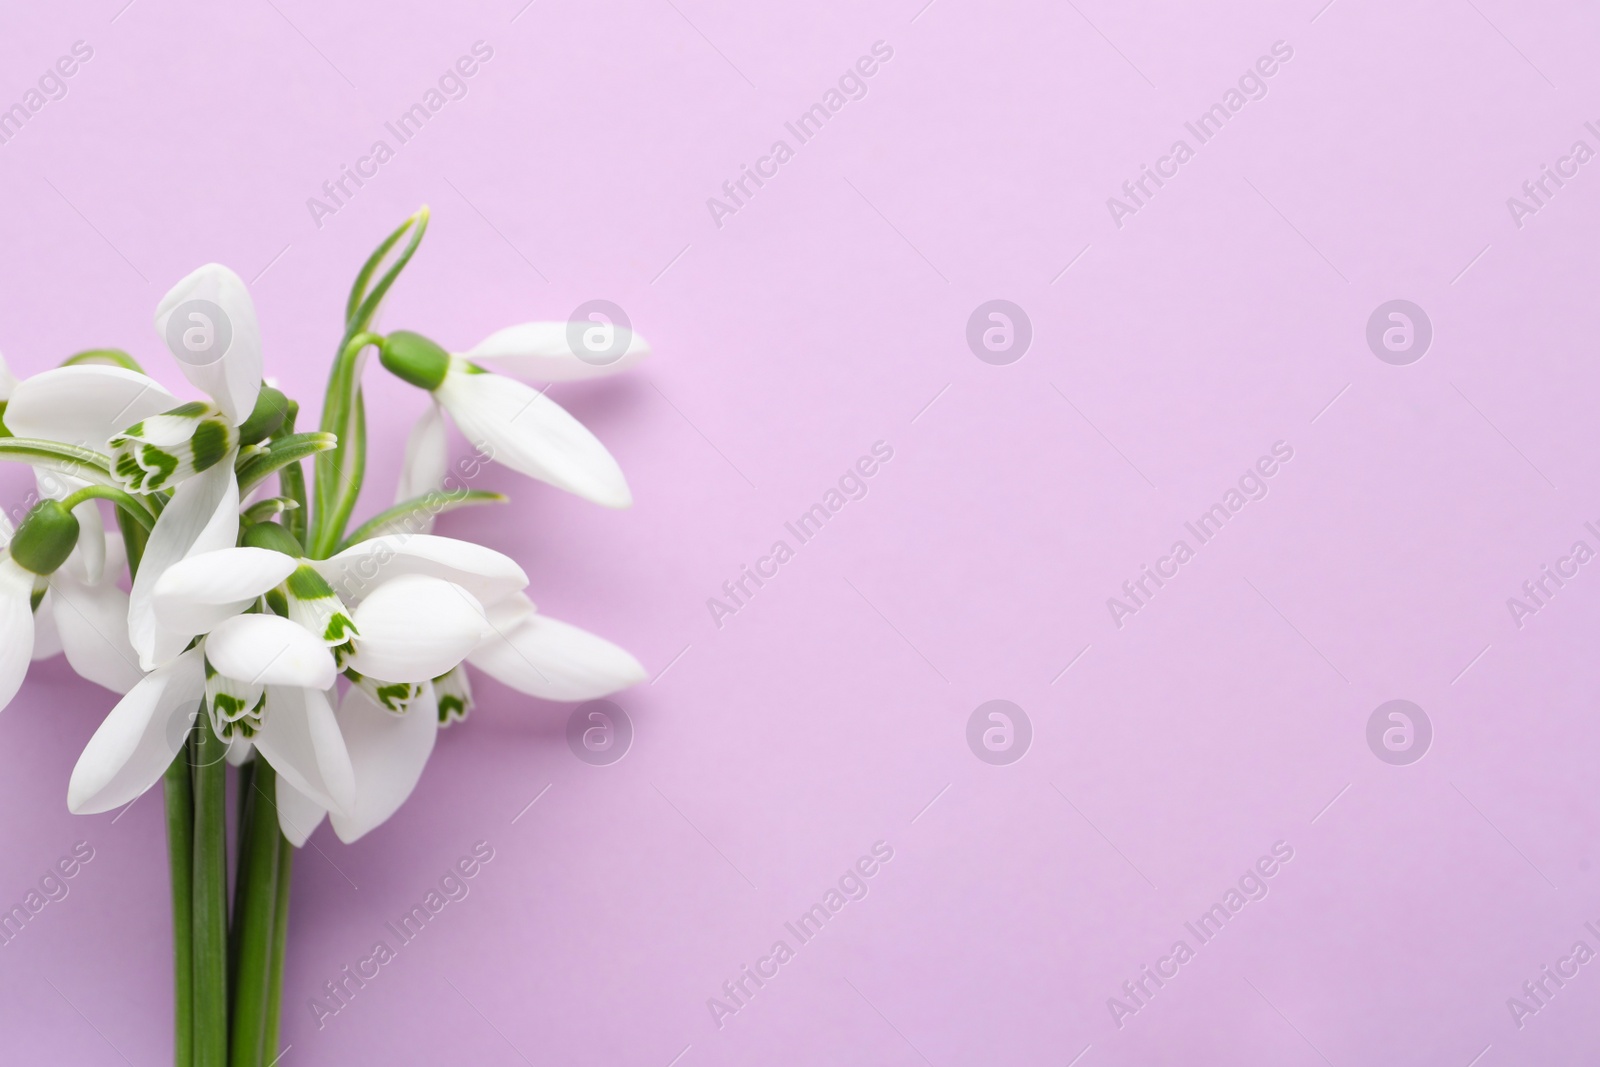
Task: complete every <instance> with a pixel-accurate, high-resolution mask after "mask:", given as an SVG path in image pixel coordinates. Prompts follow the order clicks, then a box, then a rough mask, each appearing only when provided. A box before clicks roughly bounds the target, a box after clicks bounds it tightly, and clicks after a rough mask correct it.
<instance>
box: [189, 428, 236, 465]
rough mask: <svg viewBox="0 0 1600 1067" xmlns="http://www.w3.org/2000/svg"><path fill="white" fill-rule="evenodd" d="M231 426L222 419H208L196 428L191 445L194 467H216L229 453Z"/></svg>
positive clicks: (190, 441) (190, 440)
mask: <svg viewBox="0 0 1600 1067" xmlns="http://www.w3.org/2000/svg"><path fill="white" fill-rule="evenodd" d="M231 430H232V427H230V426H229V425H228V424H227V423H225V422H223V421H222V420H221V419H206V420H205V421H203V422H201V423H200V424H199V425H198V426H196V427H195V428H194V436H193V437H191V438H190V439H189V447H190V448H191V449H192V450H193V452H194V469H195V471H196V472H197V473H198V472H199V471H203V470H207V469H208V468H211V467H215V466H216V465H217V464H218V463H220V462H221V461H222V457H224V456H226V455H227V454H228V446H229V444H230V443H231V442H230V441H229V437H230V431H231Z"/></svg>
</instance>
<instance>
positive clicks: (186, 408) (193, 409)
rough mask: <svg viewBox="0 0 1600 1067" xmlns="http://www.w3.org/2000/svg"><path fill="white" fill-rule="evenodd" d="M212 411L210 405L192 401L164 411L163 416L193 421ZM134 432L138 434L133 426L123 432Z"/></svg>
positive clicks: (200, 401)
mask: <svg viewBox="0 0 1600 1067" xmlns="http://www.w3.org/2000/svg"><path fill="white" fill-rule="evenodd" d="M211 410H212V408H211V405H210V404H207V403H205V402H204V401H202V400H191V401H189V402H188V403H187V404H179V405H178V406H177V407H175V408H173V409H172V410H171V411H163V412H162V414H163V415H170V416H172V417H173V418H177V419H193V418H198V417H199V416H201V415H206V414H209V413H210V412H211ZM141 425H142V424H141ZM134 432H136V431H135V429H134V427H131V426H130V427H129V428H128V429H126V430H124V431H123V433H134Z"/></svg>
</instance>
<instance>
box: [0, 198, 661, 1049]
mask: <svg viewBox="0 0 1600 1067" xmlns="http://www.w3.org/2000/svg"><path fill="white" fill-rule="evenodd" d="M427 226H428V213H427V209H426V208H424V209H423V210H422V211H420V212H418V213H417V214H416V215H414V216H412V217H411V218H409V219H407V220H406V221H405V223H404V224H403V225H402V226H401V227H400V228H399V229H397V230H396V231H395V232H394V233H393V234H391V235H390V236H389V237H388V238H387V239H386V240H385V241H384V242H383V243H382V244H380V245H379V246H378V248H377V250H376V251H374V252H373V254H372V256H371V257H370V258H369V259H368V260H367V262H366V263H365V264H364V265H363V266H362V268H361V270H360V272H359V273H358V274H357V275H356V279H355V283H354V285H353V286H352V287H351V291H350V298H349V301H348V303H347V305H346V309H345V323H344V336H343V338H342V339H341V340H340V342H339V346H338V349H337V352H336V354H335V356H334V360H333V369H332V372H331V374H330V376H329V380H328V389H327V394H326V396H325V398H324V401H323V408H322V421H321V426H320V428H319V429H317V430H312V431H302V430H299V429H297V427H296V422H297V419H298V415H299V410H300V409H299V405H298V404H297V403H296V402H295V401H294V400H292V399H290V398H289V397H286V396H285V395H284V394H283V393H281V392H280V391H278V390H277V389H275V388H273V387H272V386H270V385H268V384H265V383H264V382H263V381H262V351H261V347H262V346H261V337H260V333H259V331H258V328H257V324H256V315H255V308H254V305H253V304H252V303H251V300H250V295H249V293H248V292H247V291H246V288H245V285H244V283H243V282H242V281H241V280H240V279H239V277H238V275H236V274H234V273H233V272H232V271H230V270H228V269H227V268H226V267H222V266H218V265H216V264H210V265H208V266H204V267H201V268H200V269H199V270H197V271H195V272H194V273H193V274H191V275H189V276H188V277H187V278H184V279H183V280H182V281H180V282H179V283H178V284H177V285H176V286H174V287H173V289H172V291H171V292H169V293H168V294H167V295H166V297H165V298H164V299H163V300H162V301H161V303H160V305H159V306H158V307H157V308H156V317H155V325H156V330H157V332H158V333H159V334H160V335H161V337H162V338H163V339H164V340H165V342H166V344H167V347H168V348H169V349H170V350H171V353H172V355H173V357H174V358H175V359H176V360H177V362H178V365H179V369H180V370H181V371H182V372H183V374H184V376H185V377H186V378H188V380H189V381H190V383H191V384H193V385H194V386H195V387H196V388H198V389H199V390H201V391H202V392H204V393H205V394H206V395H207V396H208V397H209V398H210V399H209V400H208V401H194V402H189V403H183V402H180V401H179V400H178V398H177V397H175V396H173V395H172V394H171V393H169V392H168V391H167V390H166V389H164V388H163V387H162V386H161V385H160V384H158V383H157V382H156V381H155V379H153V378H151V377H148V376H146V374H145V373H144V371H143V369H142V368H141V367H140V366H139V364H138V363H137V362H135V361H134V359H133V358H132V357H131V356H129V355H128V354H127V353H125V352H123V351H121V350H117V349H97V350H94V351H91V352H85V353H81V354H79V355H77V356H74V357H72V358H71V359H69V360H67V361H66V364H65V365H63V366H61V367H59V368H57V369H54V370H48V371H45V372H43V373H41V374H37V375H35V376H33V377H30V378H25V379H23V380H21V381H18V380H16V379H14V378H13V377H12V376H11V375H10V373H9V372H8V371H6V369H5V367H4V365H3V363H0V459H7V460H15V461H19V462H22V463H27V464H29V465H30V466H32V467H33V469H34V471H35V474H36V476H37V480H38V485H39V496H38V500H37V503H35V504H34V505H33V506H32V507H31V509H29V510H28V511H27V513H26V516H25V517H24V518H22V520H21V521H20V522H19V523H18V524H17V525H16V527H15V529H13V528H12V525H11V523H10V522H9V521H8V520H6V519H5V517H4V516H0V546H3V548H0V707H4V706H5V705H6V704H8V703H9V702H10V701H11V699H12V698H13V697H14V696H15V695H16V693H17V690H18V688H19V686H20V685H21V684H22V680H23V675H24V674H25V673H26V670H27V666H28V663H29V661H30V660H32V659H38V658H42V657H44V656H48V655H53V654H55V653H57V652H60V653H64V654H65V656H66V658H67V661H68V662H69V663H70V664H71V665H72V667H73V668H74V669H75V670H76V671H77V672H78V673H79V674H81V675H82V676H83V677H85V678H87V679H89V680H90V681H93V682H95V683H97V684H99V685H101V686H104V687H106V688H108V689H110V690H112V691H113V692H116V693H120V694H123V695H122V699H121V700H120V701H119V702H118V703H117V704H116V705H115V707H113V708H112V709H111V711H110V714H108V715H107V716H106V718H105V721H104V722H103V723H102V724H101V726H100V728H99V729H98V730H97V731H96V732H95V734H94V736H93V737H92V738H91V739H90V741H89V744H88V747H87V748H85V749H84V752H83V755H82V757H81V758H80V759H79V760H78V764H77V766H76V768H74V770H73V772H72V778H71V781H70V783H69V785H68V787H67V805H68V807H69V808H70V809H71V810H72V811H74V812H76V813H80V814H89V813H94V812H102V811H107V810H110V809H112V808H115V807H118V806H120V805H124V804H128V803H131V802H132V801H133V800H134V799H135V798H136V797H138V796H139V795H140V794H142V793H143V792H144V791H145V790H147V789H149V788H150V787H151V786H153V785H155V784H156V783H157V782H158V781H159V782H161V783H163V787H164V791H165V796H166V812H167V815H166V823H167V836H168V842H169V862H170V867H171V878H172V914H173V947H174V961H175V967H174V970H175V991H176V1036H175V1049H176V1051H175V1062H176V1063H177V1064H178V1065H179V1067H191V1065H192V1067H222V1065H225V1064H226V1065H233V1067H246V1065H251V1067H254V1065H262V1067H264V1065H266V1064H269V1063H271V1062H273V1061H274V1060H275V1058H276V1056H277V1052H276V1047H277V1029H278V1008H279V1002H280V990H281V985H282V976H283V959H284V951H285V945H286V940H287V932H288V905H289V884H290V865H291V862H292V860H293V857H294V850H295V848H297V847H299V846H301V845H303V844H304V843H305V841H306V838H307V837H308V836H309V835H310V834H311V832H312V831H313V830H314V829H315V828H316V827H317V826H318V824H320V823H321V821H322V819H323V818H324V817H325V816H326V817H327V818H328V819H329V820H330V821H331V822H332V825H333V829H334V832H335V833H336V834H338V836H339V837H340V838H341V839H342V840H344V841H346V842H349V841H353V840H355V839H356V838H358V837H360V836H362V835H363V834H365V833H367V832H368V831H369V830H371V829H373V828H374V827H376V826H378V825H379V824H380V823H382V822H383V821H384V820H386V819H387V818H389V816H390V815H392V814H393V813H394V812H395V810H396V809H397V808H398V807H399V806H400V804H401V803H402V802H403V801H404V800H405V799H406V797H407V796H408V795H409V794H410V793H411V791H412V789H413V788H414V787H415V786H416V784H417V780H418V778H419V777H420V775H421V773H422V768H423V765H424V764H425V763H426V762H427V759H428V756H429V754H430V753H431V752H432V750H433V744H434V738H435V735H436V733H437V731H438V730H440V729H442V728H444V727H446V726H449V725H450V724H452V723H454V722H458V721H460V720H461V719H463V718H464V717H465V716H466V715H467V713H468V711H470V710H471V707H472V687H471V683H470V675H469V673H468V669H467V668H468V665H469V664H470V665H471V666H472V667H475V668H477V669H478V670H481V671H484V672H486V673H487V674H489V675H490V676H491V677H494V678H496V679H499V680H500V681H501V682H503V683H505V684H507V685H509V686H512V687H513V688H515V689H518V690H520V691H522V692H524V693H529V694H531V695H533V696H537V697H543V698H545V699H549V700H561V701H576V700H587V699H591V698H594V697H598V696H602V695H604V694H606V693H610V692H614V691H616V690H618V689H621V688H623V687H626V686H629V685H632V684H634V683H635V682H638V681H639V680H641V679H642V678H643V676H644V672H643V670H642V668H641V667H640V666H639V663H638V662H637V661H636V660H635V659H634V658H633V657H632V656H630V655H629V654H628V653H626V652H624V651H623V650H622V649H620V648H618V647H616V646H615V645H613V644H611V643H609V642H607V641H605V640H602V639H601V638H598V637H595V636H593V635H591V634H589V633H586V632H584V631H583V630H580V629H578V628H576V627H574V626H570V625H568V624H566V623H563V622H559V621H557V620H555V619H551V618H548V617H546V616H543V615H540V614H538V613H537V612H536V611H535V609H534V606H533V604H532V602H531V601H529V599H528V597H527V596H526V595H525V593H524V589H525V587H526V586H527V584H528V578H527V575H525V574H524V573H523V571H522V568H521V567H519V566H518V565H517V563H516V562H515V561H514V560H512V559H511V558H509V557H507V556H505V555H502V554H501V553H499V552H496V551H493V550H491V549H488V548H484V547H482V546H480V545H476V544H473V543H471V542H469V541H459V540H455V539H453V538H448V537H440V536H437V535H434V534H432V533H431V532H430V530H431V528H432V523H433V519H434V518H435V516H437V515H439V514H440V513H441V512H444V511H446V510H450V509H453V508H459V507H463V506H467V505H473V504H483V503H489V502H494V501H499V500H502V499H504V498H503V497H500V496H499V495H498V494H494V493H488V492H483V491H480V490H474V489H468V488H466V486H465V484H464V482H462V481H461V480H459V479H457V480H455V483H454V484H450V483H449V482H448V481H447V478H446V475H447V467H448V460H447V441H446V436H445V420H446V417H448V418H449V419H450V420H452V421H454V422H455V424H456V426H457V427H458V428H459V429H460V430H461V431H462V433H463V434H464V435H465V436H466V438H467V439H468V441H469V443H471V444H472V445H473V446H474V448H475V450H476V452H475V456H474V458H473V460H472V461H471V462H472V464H474V465H476V464H480V463H484V462H497V463H502V464H504V465H506V466H508V467H510V468H511V469H513V470H516V471H520V472H521V473H523V474H526V475H528V476H529V477H532V478H537V479H539V480H540V481H543V482H547V483H549V484H551V485H554V486H556V487H558V488H561V489H565V490H567V491H569V492H572V493H576V494H577V495H579V496H581V497H583V498H585V499H587V500H591V501H594V502H595V503H597V504H601V505H603V506H605V507H613V508H621V507H627V506H628V505H629V503H630V502H631V499H632V498H631V495H630V493H629V491H628V485H627V482H626V481H625V480H624V478H623V476H622V471H621V470H620V469H619V468H618V466H617V463H616V461H615V460H614V459H613V458H612V457H611V455H610V453H609V452H607V451H606V449H605V447H604V446H603V445H602V444H601V443H600V442H599V441H598V440H597V439H596V438H595V437H594V435H593V434H591V433H590V432H589V431H588V430H587V429H585V428H584V427H583V426H582V425H581V424H580V423H579V422H578V421H577V420H576V419H574V418H573V417H572V416H571V415H570V414H568V413H567V412H566V411H565V410H563V409H562V408H561V407H559V406H558V405H557V404H556V403H555V402H554V401H552V400H550V399H549V398H548V397H546V396H545V395H544V394H543V393H542V392H540V391H538V390H536V389H534V388H532V387H530V386H529V385H527V384H525V383H524V381H521V380H519V379H532V380H536V381H542V382H553V381H566V380H573V379H578V378H588V377H594V376H597V375H601V374H609V373H613V372H615V371H618V370H622V369H624V368H626V367H628V366H631V365H632V364H634V363H636V362H638V361H639V360H640V359H642V358H643V357H644V356H645V355H646V354H648V352H649V348H648V346H646V345H645V343H644V341H643V339H642V338H640V337H638V336H637V335H635V334H633V333H632V331H631V330H629V329H627V328H626V326H618V325H614V324H609V323H608V324H605V326H604V327H603V328H601V329H596V328H595V327H594V324H592V323H571V324H569V323H560V322H536V323H527V324H524V325H520V326H513V327H510V328H508V329H505V330H501V331H499V332H498V333H495V334H493V335H492V336H490V337H489V338H487V339H486V340H484V341H483V342H482V343H481V344H479V345H478V346H477V347H475V348H473V349H471V350H470V351H468V352H466V353H465V354H462V355H455V354H452V353H451V352H450V351H448V350H446V349H445V348H442V347H440V346H439V345H438V344H436V343H435V342H433V341H432V340H429V339H428V338H426V337H423V336H421V335H420V334H416V333H411V332H407V331H395V332H392V333H389V334H379V333H376V332H373V329H374V328H373V322H374V318H375V316H376V315H377V312H378V309H379V306H380V304H381V303H382V302H383V299H384V297H385V295H386V294H387V293H388V292H389V289H390V287H391V286H392V285H393V284H394V282H395V279H396V278H397V277H398V276H399V274H400V272H401V271H402V270H404V269H405V266H406V264H407V263H408V262H409V261H410V259H411V257H412V255H413V254H414V253H415V252H416V250H417V246H418V244H419V243H420V242H421V240H422V236H423V234H424V232H425V231H426V230H427ZM402 242H403V243H402ZM369 349H375V350H376V351H377V353H378V359H379V362H380V363H381V364H382V366H383V367H384V368H385V369H387V370H388V371H389V372H391V373H393V374H395V375H397V376H398V377H400V378H401V379H403V380H404V381H406V382H409V383H410V384H412V385H414V386H416V387H418V388H420V389H422V390H425V391H426V392H427V393H428V394H429V403H428V405H427V409H426V411H425V413H424V414H423V416H422V418H421V419H420V420H419V421H418V423H417V424H416V427H415V428H414V429H413V431H412V433H411V436H410V439H409V441H408V443H407V447H406V456H405V466H404V472H403V474H402V476H401V484H400V486H399V490H398V493H397V495H396V503H395V504H394V506H393V507H390V508H388V509H387V510H385V511H382V512H381V513H379V514H377V515H376V516H374V517H373V518H371V519H369V520H368V521H366V522H364V523H362V524H361V525H359V526H357V527H355V528H354V529H350V528H349V527H350V522H351V517H352V514H353V512H354V510H355V507H356V500H357V497H358V496H359V494H360V492H361V486H362V476H363V472H364V468H365V459H366V416H365V411H364V408H363V404H362V398H361V375H362V370H363V368H364V366H365V364H366V358H367V355H368V350H369ZM501 372H504V374H502V373H501ZM507 375H509V376H507ZM308 462H309V464H310V465H311V471H312V475H311V479H310V481H309V487H308V482H307V478H306V475H305V470H304V465H305V464H306V463H308ZM474 469H475V467H474ZM469 474H470V472H469ZM102 508H106V509H107V510H106V511H102ZM108 513H109V514H110V515H113V516H114V517H115V523H116V527H117V534H118V535H114V534H111V533H109V532H108V528H107V525H106V516H107V514H108ZM124 566H126V568H127V572H128V575H129V583H128V586H129V588H128V590H127V591H125V590H124V588H123V585H122V584H121V574H122V570H123V567H124ZM341 678H342V679H343V680H344V681H343V682H342V683H341V682H340V679H341ZM341 690H343V692H342V695H341V692H340V691H341ZM229 766H233V767H235V768H237V770H236V772H235V773H236V774H237V777H238V782H237V788H236V794H237V796H238V797H239V803H240V808H239V810H238V812H237V818H238V827H239V833H238V836H237V841H236V844H237V848H236V852H237V855H236V856H235V857H234V861H235V863H236V864H237V869H236V878H235V892H234V896H233V899H232V901H231V903H230V901H229V900H228V890H227V887H228V869H227V864H228V854H227V852H228V850H227V845H226V835H225V822H226V820H227V817H228V813H227V810H226V807H225V800H224V797H225V783H226V778H227V775H228V770H227V768H228V767H229Z"/></svg>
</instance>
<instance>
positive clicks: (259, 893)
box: [229, 757, 281, 1067]
mask: <svg viewBox="0 0 1600 1067" xmlns="http://www.w3.org/2000/svg"><path fill="white" fill-rule="evenodd" d="M252 766H253V770H251V771H250V773H249V784H248V785H247V786H246V787H245V788H246V789H247V790H248V792H247V793H246V794H245V796H244V798H243V803H242V805H241V807H242V810H243V813H244V815H243V820H242V823H241V827H240V834H239V871H238V883H237V887H238V893H237V896H236V898H235V899H236V903H235V906H234V917H233V933H234V956H233V969H234V971H233V973H234V975H235V976H236V978H235V982H234V986H233V1027H232V1028H233V1033H232V1046H233V1057H232V1059H231V1060H230V1061H229V1063H230V1067H264V1065H265V1064H266V1063H267V1062H269V1061H268V1060H267V1059H266V1054H267V1051H268V1047H267V1044H266V1039H267V1033H268V1029H269V1028H268V1024H267V1006H268V1003H269V1001H270V992H269V990H270V987H271V984H272V953H273V949H274V947H275V945H276V936H275V931H274V929H273V924H274V922H275V920H276V917H277V912H278V876H279V872H278V858H279V852H280V849H279V847H278V841H279V839H280V837H281V835H280V834H279V832H278V806H277V775H276V774H275V772H274V771H273V769H272V765H271V764H270V763H268V762H266V760H263V759H261V758H259V757H257V758H256V759H255V760H253V761H252Z"/></svg>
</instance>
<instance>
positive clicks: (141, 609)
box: [128, 459, 239, 670]
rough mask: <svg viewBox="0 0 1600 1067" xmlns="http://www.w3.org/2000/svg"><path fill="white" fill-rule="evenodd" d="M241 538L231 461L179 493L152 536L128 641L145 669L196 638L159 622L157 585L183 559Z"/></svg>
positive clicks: (131, 605) (133, 599) (136, 581)
mask: <svg viewBox="0 0 1600 1067" xmlns="http://www.w3.org/2000/svg"><path fill="white" fill-rule="evenodd" d="M238 536H239V483H238V481H236V480H235V479H234V476H233V462H232V460H231V459H229V460H228V461H226V462H223V463H218V464H217V465H216V466H215V467H212V468H210V469H209V470H206V471H204V472H202V473H201V474H197V475H195V476H194V477H193V478H190V479H189V480H188V481H186V482H184V483H183V484H181V485H179V486H178V488H177V489H175V490H173V493H172V499H171V500H170V501H168V502H167V507H166V510H164V511H163V512H162V513H161V518H159V519H158V520H156V526H155V529H154V530H152V531H151V532H150V540H149V542H148V543H147V544H146V545H145V549H144V559H143V561H142V562H141V563H140V564H139V574H138V576H137V577H136V578H135V579H134V581H133V592H132V595H131V597H130V599H129V602H128V639H129V640H130V641H131V642H132V644H133V647H134V650H135V651H136V652H138V653H139V661H140V666H142V667H143V668H144V669H145V670H150V669H152V668H154V667H155V666H156V665H157V664H160V663H163V662H165V661H167V660H169V659H171V658H172V657H173V656H175V655H177V654H178V653H179V652H180V651H182V649H183V647H184V645H186V644H188V643H189V639H190V638H191V637H193V636H194V635H193V634H183V633H177V632H174V631H172V630H169V629H167V628H166V627H165V626H162V625H161V624H160V622H159V621H158V620H157V619H156V613H155V602H154V591H155V587H156V583H157V582H158V581H160V579H161V576H162V575H164V574H166V572H167V570H168V569H169V568H170V567H172V566H173V565H174V564H175V563H177V562H178V561H179V560H182V559H185V558H186V557H188V556H191V555H196V554H198V553H202V552H214V551H216V550H217V549H221V548H231V547H232V546H233V543H234V542H235V541H236V540H237V539H238Z"/></svg>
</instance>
